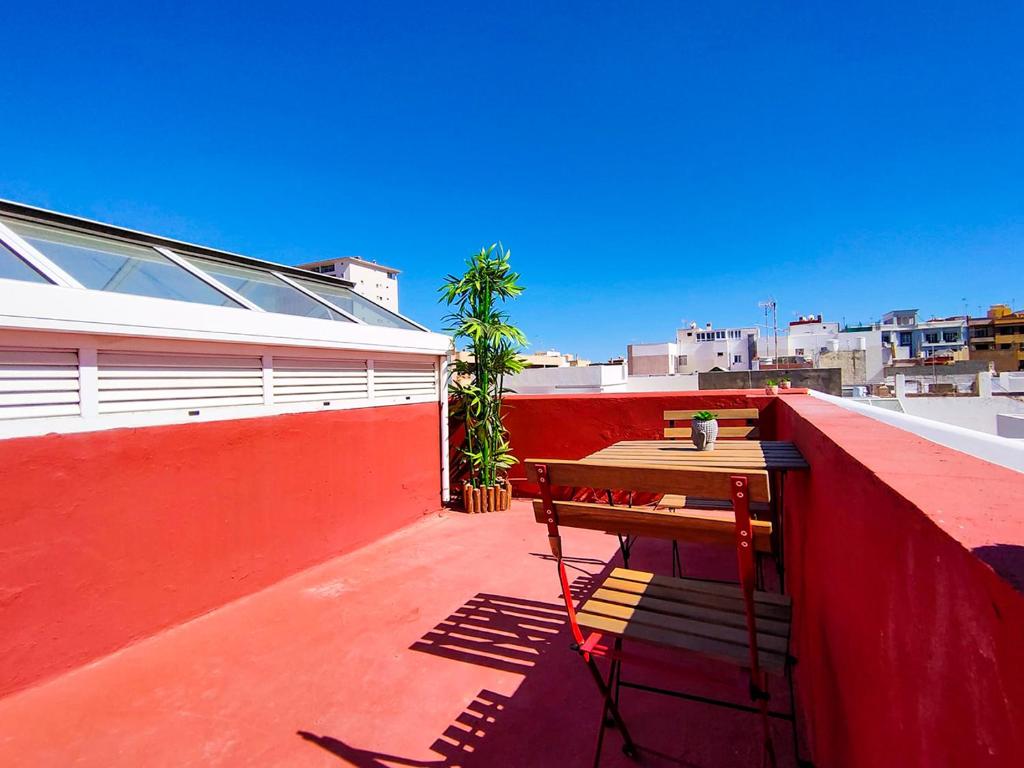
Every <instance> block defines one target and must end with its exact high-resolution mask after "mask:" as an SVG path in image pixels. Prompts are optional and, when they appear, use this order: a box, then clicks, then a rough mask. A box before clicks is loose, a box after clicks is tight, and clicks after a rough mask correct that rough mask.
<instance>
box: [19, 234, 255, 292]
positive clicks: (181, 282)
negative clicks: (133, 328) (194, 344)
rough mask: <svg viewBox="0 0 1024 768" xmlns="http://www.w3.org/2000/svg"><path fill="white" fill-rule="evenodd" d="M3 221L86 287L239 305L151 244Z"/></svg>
mask: <svg viewBox="0 0 1024 768" xmlns="http://www.w3.org/2000/svg"><path fill="white" fill-rule="evenodd" d="M4 223H5V224H7V226H9V227H10V228H11V229H13V230H14V231H15V232H17V233H18V234H19V235H21V236H22V237H23V238H24V239H25V240H26V241H27V242H28V243H29V244H30V245H32V246H34V247H35V248H36V249H37V250H39V251H40V252H41V253H42V254H43V255H45V256H48V257H49V258H50V260H51V261H53V262H54V263H56V264H57V265H58V266H60V267H61V268H62V269H63V270H64V271H65V272H67V273H68V274H69V275H71V276H72V277H73V278H75V279H76V280H77V281H78V282H80V283H81V284H82V285H84V286H85V287H86V288H92V289H94V290H98V291H114V292H116V293H132V294H136V295H140V296H153V297H155V298H158V299H177V300H179V301H191V302H197V303H200V304H216V305H220V306H226V307H239V306H241V305H240V304H238V302H236V301H235V300H234V299H231V298H228V297H227V296H225V295H224V294H222V293H221V292H220V291H218V290H216V289H215V288H213V287H212V286H210V285H207V284H206V283H204V282H203V281H202V280H200V279H199V278H198V277H196V276H195V275H193V274H192V273H191V272H189V271H188V270H185V269H182V268H181V267H179V266H178V265H177V264H175V263H174V262H172V261H171V260H170V259H167V258H166V257H164V256H163V255H162V254H160V253H159V252H157V251H155V250H153V249H152V248H149V247H147V246H142V245H132V244H129V243H122V242H120V241H118V240H110V239H107V238H103V237H95V236H93V235H85V234H80V233H78V232H70V231H67V230H62V229H57V228H55V227H46V226H41V225H39V224H30V223H28V222H23V221H15V220H12V219H5V220H4Z"/></svg>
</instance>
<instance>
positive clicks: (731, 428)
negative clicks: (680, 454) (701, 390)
mask: <svg viewBox="0 0 1024 768" xmlns="http://www.w3.org/2000/svg"><path fill="white" fill-rule="evenodd" d="M710 410H711V412H712V413H714V414H715V416H716V417H717V418H718V420H719V421H720V422H722V421H726V422H735V423H730V424H721V425H719V427H718V436H719V437H720V438H725V439H729V438H732V439H740V440H742V439H748V440H757V439H758V437H760V429H759V428H758V425H757V421H758V419H759V418H760V415H761V412H760V411H758V410H757V408H712V409H710ZM698 413H700V411H665V416H664V418H665V421H667V422H668V426H667V427H665V439H666V440H678V439H683V440H689V439H690V436H691V434H692V432H693V430H692V429H691V427H690V420H691V419H692V418H693V417H694V416H695V415H696V414H698ZM741 422H742V423H741ZM677 425H679V426H677Z"/></svg>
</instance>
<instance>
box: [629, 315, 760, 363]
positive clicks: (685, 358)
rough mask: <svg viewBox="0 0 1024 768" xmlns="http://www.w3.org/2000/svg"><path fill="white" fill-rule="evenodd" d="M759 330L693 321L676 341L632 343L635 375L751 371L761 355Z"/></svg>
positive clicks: (678, 335) (678, 331)
mask: <svg viewBox="0 0 1024 768" xmlns="http://www.w3.org/2000/svg"><path fill="white" fill-rule="evenodd" d="M757 338H758V330H757V328H754V327H749V328H714V327H713V326H712V324H711V323H708V324H707V325H705V326H704V327H703V328H699V327H698V326H697V324H696V323H691V324H690V326H689V327H688V328H680V329H679V330H677V331H676V340H675V341H674V342H671V341H670V342H659V343H655V344H630V345H629V373H630V375H631V376H663V375H669V376H672V375H677V374H690V373H702V372H706V371H712V370H716V369H717V370H722V371H749V370H751V368H752V367H753V361H754V358H755V357H756V355H757Z"/></svg>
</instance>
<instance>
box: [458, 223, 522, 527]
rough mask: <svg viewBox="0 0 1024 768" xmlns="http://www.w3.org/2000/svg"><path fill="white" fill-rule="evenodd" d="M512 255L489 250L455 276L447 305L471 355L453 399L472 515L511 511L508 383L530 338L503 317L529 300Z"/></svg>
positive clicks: (463, 362) (462, 364)
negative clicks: (507, 306) (518, 301)
mask: <svg viewBox="0 0 1024 768" xmlns="http://www.w3.org/2000/svg"><path fill="white" fill-rule="evenodd" d="M510 256H511V252H510V251H506V250H505V249H504V248H503V247H502V246H501V244H500V243H497V244H495V245H492V246H491V247H490V248H481V249H480V252H479V253H476V254H474V255H473V256H472V257H471V258H470V259H468V260H467V262H466V271H465V272H464V273H463V274H462V275H461V276H456V275H448V277H447V278H445V282H444V285H442V286H441V288H440V292H441V301H443V302H444V303H445V304H446V305H447V306H449V307H451V308H452V311H451V312H450V313H448V314H447V315H445V321H446V322H447V326H446V328H445V330H447V331H448V332H450V333H451V334H452V335H453V337H454V338H455V339H456V340H459V339H461V340H464V341H465V350H466V352H467V354H466V355H465V356H464V358H463V359H457V360H456V361H455V362H454V364H453V365H452V366H451V368H450V369H451V373H452V377H451V380H450V382H449V386H448V392H449V395H450V397H451V404H452V416H453V417H454V418H455V419H457V420H458V421H461V423H462V426H463V427H464V429H465V436H464V438H463V441H462V444H461V445H460V446H459V448H458V456H459V458H460V459H461V461H458V462H457V463H456V466H454V467H453V470H454V472H455V473H456V476H458V477H467V478H468V479H466V481H465V482H464V483H463V486H462V502H463V506H464V507H465V509H466V511H467V512H488V511H493V510H504V509H508V506H509V504H510V503H511V500H512V487H511V484H510V483H509V481H508V476H507V471H508V468H509V467H510V466H512V465H513V464H514V463H515V462H516V459H515V458H514V457H513V456H512V449H511V447H510V446H509V442H508V431H507V430H506V429H505V424H504V422H503V420H502V413H501V400H502V396H503V395H504V394H505V392H506V391H508V390H506V389H505V376H506V375H508V374H514V373H518V372H519V371H521V370H523V367H524V364H523V362H522V361H521V360H520V359H519V350H520V349H521V348H522V347H523V346H524V345H525V344H526V337H525V336H524V335H523V332H522V331H521V330H519V329H518V328H516V327H515V326H514V325H512V324H511V323H510V322H509V317H508V314H507V313H506V312H504V311H503V310H502V308H501V307H502V305H503V304H504V302H505V301H507V300H508V299H514V298H515V297H516V296H518V295H519V294H521V293H522V292H523V289H522V287H521V286H520V285H519V275H518V274H516V273H515V272H513V271H512V270H511V268H510V267H509V257H510Z"/></svg>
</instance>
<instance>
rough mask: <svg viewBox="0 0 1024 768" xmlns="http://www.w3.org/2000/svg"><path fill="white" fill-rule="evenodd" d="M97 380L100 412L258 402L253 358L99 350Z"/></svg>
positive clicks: (259, 377)
mask: <svg viewBox="0 0 1024 768" xmlns="http://www.w3.org/2000/svg"><path fill="white" fill-rule="evenodd" d="M98 376H99V411H100V413H127V412H139V411H165V410H176V409H195V408H209V407H217V406H237V405H261V404H262V403H263V370H262V361H261V360H260V358H259V357H255V356H234V355H186V354H151V353H135V352H103V351H101V352H100V353H99V370H98Z"/></svg>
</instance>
